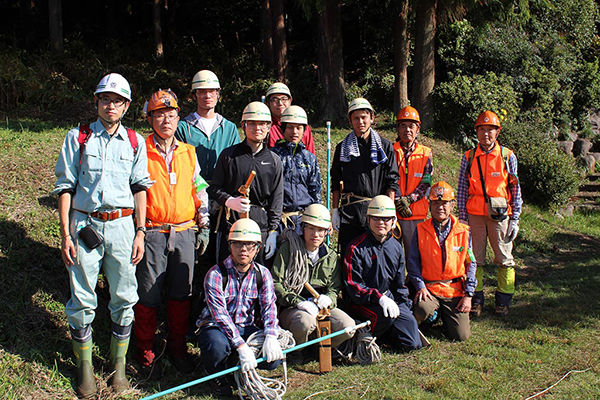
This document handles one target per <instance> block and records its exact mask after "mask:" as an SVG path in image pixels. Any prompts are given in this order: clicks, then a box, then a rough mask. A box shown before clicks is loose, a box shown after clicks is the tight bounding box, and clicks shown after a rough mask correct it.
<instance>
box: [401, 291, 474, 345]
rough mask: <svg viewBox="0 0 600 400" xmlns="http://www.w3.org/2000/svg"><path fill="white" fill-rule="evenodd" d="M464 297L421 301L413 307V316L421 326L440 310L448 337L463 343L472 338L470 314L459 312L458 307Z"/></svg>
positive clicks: (435, 297) (434, 297)
mask: <svg viewBox="0 0 600 400" xmlns="http://www.w3.org/2000/svg"><path fill="white" fill-rule="evenodd" d="M461 299H462V297H453V298H450V299H448V298H444V297H437V296H433V300H426V301H420V302H418V303H415V305H414V306H413V314H414V315H415V318H416V319H417V322H418V323H419V324H420V323H421V322H423V321H425V320H426V319H427V318H430V317H431V316H433V313H434V311H436V310H438V312H439V313H440V317H441V318H442V322H443V323H444V327H445V328H446V331H447V332H448V336H449V337H450V339H452V340H458V341H463V340H467V339H468V338H469V337H470V336H471V321H470V320H469V313H463V312H458V311H457V310H456V307H457V306H458V303H459V302H460V300H461Z"/></svg>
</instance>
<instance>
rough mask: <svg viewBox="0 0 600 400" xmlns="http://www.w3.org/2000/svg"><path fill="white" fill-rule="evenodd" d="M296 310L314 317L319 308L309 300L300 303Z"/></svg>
mask: <svg viewBox="0 0 600 400" xmlns="http://www.w3.org/2000/svg"><path fill="white" fill-rule="evenodd" d="M296 308H298V310H302V311H306V312H307V313H309V314H310V315H312V316H313V317H316V316H317V314H318V313H319V307H318V306H317V305H316V304H315V303H314V302H312V301H310V300H305V301H301V302H300V303H298V305H297V306H296Z"/></svg>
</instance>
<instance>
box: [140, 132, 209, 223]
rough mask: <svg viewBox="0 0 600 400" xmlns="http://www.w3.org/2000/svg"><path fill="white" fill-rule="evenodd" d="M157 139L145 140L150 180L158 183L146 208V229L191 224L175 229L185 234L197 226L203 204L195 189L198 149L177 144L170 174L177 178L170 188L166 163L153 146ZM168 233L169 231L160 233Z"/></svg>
mask: <svg viewBox="0 0 600 400" xmlns="http://www.w3.org/2000/svg"><path fill="white" fill-rule="evenodd" d="M153 136H154V135H150V136H149V137H148V138H147V139H146V148H147V153H148V172H149V173H150V179H152V180H154V181H156V182H155V183H154V185H152V186H151V187H150V189H148V192H147V193H148V200H147V208H146V227H148V228H151V227H156V226H161V225H164V224H173V225H177V224H181V223H184V222H187V221H190V222H189V223H188V224H184V225H183V226H180V227H176V229H175V230H176V231H178V232H179V231H182V230H185V229H188V228H190V227H191V226H194V217H195V216H196V210H197V208H198V207H200V200H199V199H198V198H197V197H196V187H195V186H194V182H193V180H194V170H195V168H196V149H195V148H194V146H192V145H189V144H186V143H183V142H178V143H179V145H178V147H177V148H176V149H175V150H174V153H173V161H172V162H171V172H173V173H175V174H176V177H177V182H176V183H175V184H174V185H171V180H170V177H169V172H168V170H167V163H166V161H165V159H164V158H163V157H162V156H161V155H160V153H159V152H158V149H157V148H156V146H155V145H154V138H153ZM161 232H168V230H161Z"/></svg>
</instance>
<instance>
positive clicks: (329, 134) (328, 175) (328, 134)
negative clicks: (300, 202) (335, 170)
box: [325, 121, 331, 246]
mask: <svg viewBox="0 0 600 400" xmlns="http://www.w3.org/2000/svg"><path fill="white" fill-rule="evenodd" d="M326 124H327V209H328V210H329V212H330V213H331V172H330V169H331V121H327V123H326ZM325 240H326V244H327V246H329V235H327V238H326V239H325Z"/></svg>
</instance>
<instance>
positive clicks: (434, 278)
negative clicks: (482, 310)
mask: <svg viewBox="0 0 600 400" xmlns="http://www.w3.org/2000/svg"><path fill="white" fill-rule="evenodd" d="M454 204H455V197H454V190H453V189H452V187H451V186H450V185H448V184H447V183H446V182H438V183H436V184H435V185H433V187H432V188H431V192H430V194H429V210H430V211H431V218H429V219H428V220H427V221H425V222H422V223H420V224H419V225H417V230H416V231H415V234H414V236H413V239H412V244H411V247H410V255H409V258H408V275H409V277H410V279H411V281H412V282H413V284H414V285H415V288H416V289H417V293H416V296H415V305H414V308H413V312H414V314H415V317H416V318H417V321H418V322H419V323H421V322H423V321H425V320H427V319H434V318H435V314H436V313H439V315H441V319H442V322H443V323H444V327H445V328H446V331H447V333H448V336H449V337H450V338H451V339H453V340H459V341H462V340H466V339H468V338H469V337H470V336H471V325H470V321H469V312H470V311H471V299H472V297H473V292H474V291H475V286H476V285H477V279H476V278H475V271H476V269H477V263H476V262H475V257H474V256H473V249H472V245H471V234H470V232H469V227H468V226H467V225H465V224H461V223H460V222H458V219H457V218H456V217H454V216H453V215H451V213H452V209H453V208H454ZM465 277H466V278H465Z"/></svg>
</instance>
